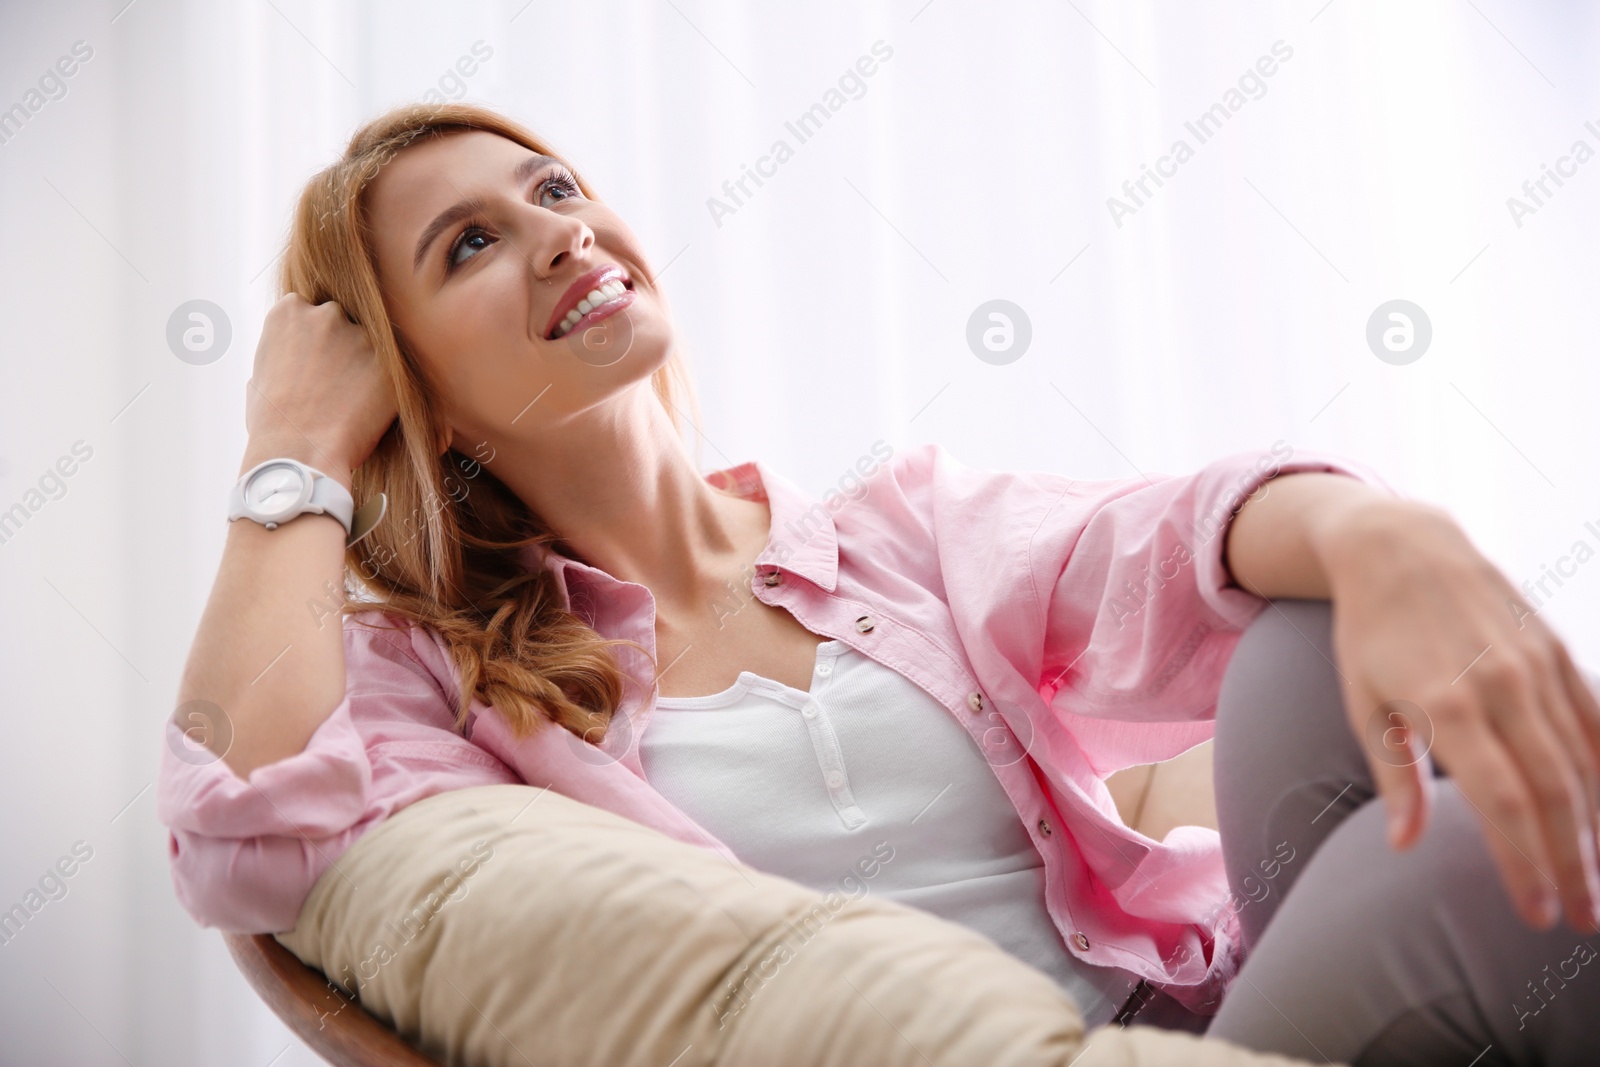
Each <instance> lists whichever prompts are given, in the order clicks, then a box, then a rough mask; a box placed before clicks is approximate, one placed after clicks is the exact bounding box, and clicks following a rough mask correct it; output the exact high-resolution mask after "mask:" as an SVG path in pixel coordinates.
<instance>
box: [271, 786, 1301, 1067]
mask: <svg viewBox="0 0 1600 1067" xmlns="http://www.w3.org/2000/svg"><path fill="white" fill-rule="evenodd" d="M863 855H864V857H870V848H869V846H868V845H867V844H864V845H863ZM869 866H870V864H869ZM866 869H867V868H866V867H863V868H862V872H861V873H862V877H861V884H864V885H865V886H867V887H868V888H867V889H866V890H865V891H864V893H863V894H862V895H858V896H857V897H856V898H855V899H851V898H850V897H848V896H846V895H843V894H839V893H833V894H828V895H823V894H821V893H818V892H814V891H812V890H810V889H807V888H804V887H802V886H800V885H797V884H795V883H793V882H790V881H787V880H785V879H782V878H777V877H774V876H771V875H767V874H763V873H760V872H758V871H755V870H753V869H750V868H748V867H742V866H737V865H734V864H732V863H730V862H728V861H727V860H725V859H723V858H722V857H720V856H718V855H717V854H715V853H713V852H710V851H708V850H705V849H701V848H697V847H695V846H693V845H688V844H684V843H682V842H679V841H676V840H673V839H671V838H669V837H667V836H665V835H663V834H660V833H658V832H656V831H655V830H652V829H649V828H647V827H644V826H642V825H640V824H637V823H634V822H631V821H629V820H627V819H624V818H622V817H620V816H617V815H613V814H611V813H609V812H606V811H603V810H601V809H598V808H595V807H592V806H589V805H586V804H582V803H579V802H577V801H574V800H571V799H569V798H567V797H564V796H561V795H560V794H557V793H554V792H550V791H545V790H538V789H534V788H532V787H529V786H521V785H496V786H483V787H478V788H473V789H465V790H459V791H456V792H451V793H445V794H441V795H438V796H434V797H430V798H428V799H427V800H423V801H420V802H418V803H416V804H413V805H411V806H410V807H408V808H405V809H404V810H402V811H400V812H398V813H397V814H395V815H394V816H391V817H390V818H389V819H387V820H386V821H384V822H383V823H381V824H380V825H378V826H377V827H376V828H375V829H373V830H371V831H369V832H368V833H367V834H365V835H364V836H363V837H362V838H360V839H359V840H358V841H357V842H356V844H355V845H354V846H352V847H351V848H350V849H349V850H348V851H347V852H346V853H345V854H344V855H343V856H341V857H340V859H339V861H338V863H337V864H335V865H334V867H333V868H332V869H330V870H329V871H328V872H327V873H326V874H325V875H324V876H323V877H322V878H321V879H320V880H319V881H318V882H317V884H316V886H315V888H314V889H313V891H312V893H311V895H310V897H309V898H308V899H307V901H306V903H305V906H304V908H303V910H302V912H301V915H300V919H299V923H298V925H297V926H296V927H295V929H294V930H292V931H290V932H288V933H284V934H279V935H278V940H279V941H281V942H282V943H283V944H284V945H286V946H287V947H288V948H289V949H290V951H292V952H294V953H295V955H297V956H298V957H299V958H300V959H302V960H304V961H305V962H306V963H309V964H311V965H312V966H315V967H319V968H321V969H322V970H323V971H324V972H326V973H327V974H328V975H329V976H330V977H332V978H334V979H335V980H338V981H340V984H341V985H342V986H344V987H345V989H346V990H347V991H349V992H354V993H357V995H358V996H359V997H360V1000H361V1002H362V1004H363V1005H364V1006H366V1007H367V1008H368V1009H369V1010H371V1011H372V1012H373V1013H375V1014H377V1015H378V1016H380V1017H382V1018H385V1019H388V1020H389V1021H391V1023H392V1024H393V1025H394V1026H395V1027H396V1028H397V1029H398V1030H400V1031H401V1032H402V1033H403V1034H405V1035H407V1036H408V1037H411V1038H412V1039H413V1040H416V1041H417V1042H418V1043H419V1044H420V1045H421V1046H422V1047H423V1048H425V1049H427V1050H428V1051H429V1052H430V1053H431V1054H432V1055H434V1056H435V1057H436V1058H438V1059H440V1060H441V1061H443V1062H447V1063H450V1064H456V1065H466V1064H471V1065H475V1067H476V1065H486V1067H487V1065H493V1067H499V1065H512V1064H516V1065H528V1064H538V1065H540V1067H580V1065H593V1067H627V1065H638V1067H691V1065H700V1064H728V1065H733V1064H741V1065H742V1064H749V1065H756V1067H790V1065H794V1067H799V1065H806V1067H821V1065H841V1067H842V1065H846V1064H849V1065H858V1064H861V1065H871V1067H897V1065H904V1067H946V1065H949V1067H955V1065H965V1067H1012V1065H1015V1067H1023V1065H1029V1067H1032V1065H1040V1067H1042V1065H1046V1064H1049V1065H1055V1067H1068V1065H1069V1064H1073V1063H1075V1062H1078V1057H1079V1056H1080V1055H1081V1054H1083V1053H1084V1051H1085V1048H1086V1039H1085V1034H1084V1032H1083V1024H1082V1021H1081V1018H1080V1016H1079V1013H1078V1010H1077V1008H1076V1007H1075V1006H1074V1004H1073V1003H1072V1001H1071V1000H1070V999H1069V998H1068V997H1067V996H1066V995H1065V994H1064V993H1063V992H1062V991H1061V990H1060V988H1059V987H1057V986H1056V985H1055V983H1054V982H1052V981H1051V980H1050V979H1049V978H1048V977H1046V976H1045V975H1044V974H1042V973H1041V972H1039V971H1036V970H1034V969H1033V968H1031V967H1029V966H1027V965H1025V964H1023V963H1021V962H1020V961H1018V960H1016V959H1015V958H1014V957H1012V956H1010V955H1008V954H1006V953H1005V952H1004V951H1002V950H1001V949H1000V948H998V947H997V946H995V945H994V944H993V943H992V942H990V941H988V940H987V939H986V938H983V937H981V936H979V935H978V934H976V933H973V932H971V931H969V930H967V929H965V928H963V927H960V926H957V925H955V924H952V923H948V922H945V921H944V920H942V919H938V918H935V917H934V916H932V915H929V914H926V913H924V912H920V911H916V910H914V909H911V908H908V907H904V906H901V905H898V904H894V903H892V902H889V901H885V900H881V899H878V898H876V897H874V896H872V895H871V892H870V885H871V882H870V878H869V877H866V876H865V871H866ZM844 873H846V872H841V875H843V874H844ZM1087 1044H1088V1045H1090V1046H1092V1047H1093V1049H1094V1055H1093V1056H1091V1057H1089V1058H1087V1059H1084V1060H1083V1061H1082V1065H1081V1067H1116V1065H1132V1064H1183V1065H1186V1067H1188V1065H1202V1067H1205V1065H1218V1067H1220V1065H1224V1064H1226V1065H1241V1067H1242V1065H1246V1064H1289V1063H1291V1062H1294V1061H1289V1060H1285V1059H1281V1058H1277V1057H1267V1056H1256V1055H1253V1054H1249V1053H1245V1052H1242V1051H1239V1050H1237V1049H1234V1048H1232V1047H1231V1046H1228V1045H1225V1044H1222V1043H1220V1042H1215V1041H1200V1040H1199V1039H1196V1038H1193V1037H1191V1036H1189V1035H1186V1034H1178V1033H1166V1032H1161V1031H1157V1030H1155V1029H1152V1028H1149V1027H1132V1028H1129V1029H1126V1030H1123V1029H1119V1028H1107V1029H1102V1030H1098V1031H1096V1032H1094V1033H1093V1034H1090V1035H1088V1040H1087Z"/></svg>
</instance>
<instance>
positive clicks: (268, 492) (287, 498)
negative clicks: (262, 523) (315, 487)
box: [244, 465, 307, 515]
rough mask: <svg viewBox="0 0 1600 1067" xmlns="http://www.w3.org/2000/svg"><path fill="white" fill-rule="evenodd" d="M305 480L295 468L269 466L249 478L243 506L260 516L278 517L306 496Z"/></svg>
mask: <svg viewBox="0 0 1600 1067" xmlns="http://www.w3.org/2000/svg"><path fill="white" fill-rule="evenodd" d="M306 489H307V486H306V479H305V476H304V475H302V474H301V473H300V470H299V469H298V468H296V467H290V466H287V465H283V466H277V465H275V466H271V467H267V468H266V469H265V470H262V471H261V472H260V473H258V474H257V475H256V476H255V477H254V478H251V479H250V481H249V482H248V483H246V485H245V487H244V500H245V504H246V505H247V506H248V507H249V508H250V510H251V511H253V512H256V513H257V514H260V515H278V514H282V513H283V512H285V511H288V510H289V509H291V508H293V507H294V506H295V505H296V504H298V503H300V501H301V499H302V497H304V496H306V495H307V493H306Z"/></svg>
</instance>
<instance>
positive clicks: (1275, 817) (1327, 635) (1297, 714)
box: [1215, 600, 1372, 946]
mask: <svg viewBox="0 0 1600 1067" xmlns="http://www.w3.org/2000/svg"><path fill="white" fill-rule="evenodd" d="M1332 634H1333V618H1332V611H1331V605H1330V604H1329V603H1328V602H1327V601H1321V600H1281V601H1273V602H1272V603H1271V605H1269V607H1268V608H1267V609H1266V610H1265V611H1263V612H1262V613H1261V615H1260V616H1258V617H1257V618H1256V619H1255V621H1253V622H1252V623H1251V624H1250V626H1249V627H1248V628H1247V629H1246V630H1245V632H1244V634H1243V635H1242V636H1241V637H1240V640H1239V643H1238V646H1237V647H1236V649H1235V651H1234V655H1233V658H1232V660H1231V661H1230V662H1229V665H1228V670H1227V672H1226V674H1225V676H1224V678H1223V683H1222V688H1221V691H1220V693H1219V695H1218V702H1217V732H1216V755H1215V759H1216V775H1215V778H1216V787H1215V788H1216V799H1217V819H1218V826H1219V828H1220V830H1221V833H1222V845H1223V856H1224V860H1225V862H1226V864H1227V868H1228V878H1229V882H1230V887H1231V888H1232V890H1233V892H1234V893H1235V894H1236V895H1238V896H1239V897H1240V899H1242V900H1246V901H1248V902H1249V903H1248V904H1246V905H1244V906H1242V908H1241V911H1240V920H1241V923H1242V924H1243V932H1244V937H1245V944H1246V946H1249V945H1251V944H1253V943H1254V941H1255V939H1256V937H1258V936H1259V935H1260V932H1261V930H1262V929H1263V928H1264V926H1265V924H1266V923H1267V922H1268V921H1269V920H1270V919H1271V917H1272V914H1273V912H1274V911H1275V909H1276V908H1277V906H1278V903H1279V902H1280V901H1281V900H1282V899H1283V894H1284V893H1286V892H1287V891H1288V888H1289V886H1291V885H1292V884H1293V883H1294V881H1295V878H1296V877H1297V875H1298V873H1299V870H1300V869H1301V868H1303V867H1304V865H1305V861H1306V859H1307V858H1308V857H1309V856H1310V855H1311V853H1312V852H1314V851H1315V850H1316V849H1317V847H1318V846H1319V845H1320V844H1321V842H1322V840H1323V839H1324V838H1325V837H1326V836H1327V835H1328V834H1329V833H1331V832H1332V831H1333V829H1334V828H1335V827H1336V826H1337V825H1338V824H1339V821H1340V820H1341V819H1343V818H1344V817H1345V816H1347V815H1348V814H1349V813H1350V812H1351V811H1354V810H1355V809H1356V808H1358V807H1359V806H1360V805H1361V804H1363V803H1365V802H1366V801H1367V800H1368V799H1369V798H1370V797H1371V796H1372V785H1371V778H1370V774H1369V772H1368V770H1367V766H1366V760H1365V756H1364V754H1363V753H1362V751H1361V747H1360V744H1359V743H1358V742H1357V741H1356V739H1355V736H1354V734H1353V733H1352V731H1351V729H1350V726H1349V721H1348V716H1347V715H1346V712H1345V705H1344V688H1343V686H1342V685H1341V682H1340V677H1339V672H1338V669H1337V668H1336V666H1335V665H1334V662H1333V637H1332ZM1285 866H1287V869H1286V870H1283V871H1281V873H1280V869H1282V868H1284V867H1285ZM1274 894H1275V895H1274Z"/></svg>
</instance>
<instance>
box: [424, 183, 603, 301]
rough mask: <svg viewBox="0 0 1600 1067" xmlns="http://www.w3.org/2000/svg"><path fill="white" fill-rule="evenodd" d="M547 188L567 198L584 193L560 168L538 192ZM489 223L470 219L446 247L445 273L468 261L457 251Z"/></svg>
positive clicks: (540, 184)
mask: <svg viewBox="0 0 1600 1067" xmlns="http://www.w3.org/2000/svg"><path fill="white" fill-rule="evenodd" d="M546 188H552V189H560V190H561V191H562V192H563V193H565V194H567V195H566V199H571V198H572V197H574V196H582V195H583V190H582V189H579V188H578V182H577V180H576V179H575V178H573V176H572V175H571V174H570V173H568V172H567V171H565V170H558V171H556V172H555V173H553V174H551V175H550V177H548V178H546V179H545V180H544V181H542V182H540V183H539V188H538V192H539V193H540V194H541V195H542V194H543V193H544V191H545V189H546ZM488 225H489V224H488V222H487V221H485V220H483V219H481V218H473V219H470V220H468V222H467V225H466V226H465V227H464V228H463V229H462V231H461V232H460V233H459V234H457V235H456V239H455V240H454V241H451V242H450V247H449V248H447V249H445V253H444V272H445V274H447V275H448V274H454V273H455V271H456V269H457V268H459V267H461V266H462V265H463V264H465V263H466V260H462V261H461V262H459V263H458V262H456V252H457V251H459V250H460V248H461V243H462V242H463V241H465V240H466V239H467V236H468V235H469V234H473V233H487V232H488Z"/></svg>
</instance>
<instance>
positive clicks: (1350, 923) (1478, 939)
mask: <svg viewBox="0 0 1600 1067" xmlns="http://www.w3.org/2000/svg"><path fill="white" fill-rule="evenodd" d="M1331 630H1332V618H1331V613H1330V610H1329V605H1328V604H1327V603H1326V602H1323V601H1278V602H1275V603H1274V605H1273V606H1272V607H1269V608H1268V610H1267V612H1265V613H1264V614H1263V615H1262V617H1261V618H1259V619H1258V620H1257V621H1256V622H1255V623H1254V624H1252V626H1251V627H1250V629H1249V630H1248V631H1247V632H1246V633H1245V635H1244V637H1243V638H1242V639H1241V641H1240V644H1239V647H1238V649H1237V650H1236V652H1235V657H1234V660H1233V662H1231V663H1230V665H1229V671H1228V675H1227V678H1226V679H1225V681H1224V685H1223V691H1222V693H1221V695H1220V699H1219V703H1218V718H1217V742H1216V760H1217V774H1216V779H1217V808H1218V818H1219V823H1220V826H1221V831H1222V840H1223V851H1224V857H1225V862H1226V863H1227V867H1228V874H1229V881H1230V883H1231V885H1232V888H1233V891H1234V892H1235V894H1237V895H1238V897H1239V898H1240V899H1241V900H1243V901H1245V903H1244V904H1243V905H1242V906H1241V909H1240V920H1241V925H1242V927H1243V930H1244V935H1245V944H1246V948H1247V952H1248V958H1247V960H1246V963H1245V965H1244V967H1243V969H1242V970H1241V972H1240V975H1239V977H1238V978H1237V979H1236V980H1235V982H1234V984H1233V986H1232V987H1231V988H1230V990H1229V993H1228V997H1227V999H1226V1000H1225V1001H1224V1003H1223V1006H1222V1010H1221V1011H1220V1013H1219V1014H1218V1015H1217V1017H1216V1019H1215V1020H1214V1021H1213V1023H1212V1025H1211V1027H1210V1029H1209V1030H1208V1031H1207V1032H1208V1033H1209V1034H1212V1035H1215V1036H1218V1037H1222V1038H1225V1039H1228V1040H1231V1041H1235V1042H1237V1043H1239V1044H1243V1045H1246V1046H1247V1047H1254V1048H1259V1049H1272V1050H1274V1051H1279V1052H1285V1053H1290V1054H1296V1055H1301V1056H1304V1057H1307V1058H1314V1059H1322V1058H1329V1059H1333V1060H1342V1061H1346V1062H1355V1063H1360V1064H1363V1065H1365V1064H1379V1063H1384V1064H1388V1063H1446V1062H1459V1063H1461V1064H1462V1065H1463V1067H1465V1065H1466V1064H1468V1063H1471V1062H1473V1061H1474V1059H1475V1058H1477V1057H1480V1056H1481V1059H1477V1064H1478V1065H1479V1067H1488V1065H1489V1064H1492V1063H1535V1062H1539V1063H1578V1062H1594V1060H1595V1058H1596V1056H1597V1053H1600V1027H1595V1026H1592V1025H1590V1024H1589V1022H1588V1020H1589V1019H1590V1018H1592V1013H1593V1012H1594V1011H1595V1010H1596V1009H1600V977H1597V976H1596V975H1593V974H1591V973H1590V972H1591V971H1600V965H1595V966H1591V965H1590V964H1591V961H1593V960H1594V958H1595V956H1596V948H1600V938H1586V937H1583V936H1581V935H1579V934H1577V933H1576V932H1574V931H1573V930H1572V929H1571V928H1570V927H1567V926H1566V925H1564V924H1561V925H1558V926H1556V927H1555V928H1554V929H1552V930H1550V931H1546V932H1539V931H1535V930H1533V929H1531V928H1530V927H1528V926H1526V925H1525V924H1524V923H1523V922H1522V920H1521V919H1520V918H1519V917H1518V916H1517V915H1516V913H1515V911H1514V910H1513V909H1512V907H1511V904H1510V901H1509V899H1508V898H1507V896H1506V894H1505V891H1504V889H1503V888H1502V886H1501V883H1500V879H1499V875H1498V871H1497V868H1496V867H1495V865H1494V863H1493V860H1492V858H1491V856H1490V855H1489V852H1488V849H1487V847H1486V845H1485V842H1484V839H1483V832H1484V831H1483V829H1482V827H1481V824H1480V821H1479V820H1478V818H1477V816H1476V812H1475V810H1474V809H1473V808H1472V806H1471V804H1470V802H1468V801H1467V800H1466V799H1465V798H1464V797H1463V796H1462V795H1461V794H1460V793H1459V792H1458V791H1457V790H1456V789H1455V787H1454V785H1453V784H1452V783H1451V782H1450V781H1449V780H1448V779H1447V778H1443V777H1436V778H1434V779H1433V780H1432V788H1433V804H1432V815H1431V817H1430V820H1429V825H1428V828H1427V830H1426V832H1425V833H1424V835H1423V837H1422V840H1421V841H1420V842H1419V843H1418V844H1417V845H1416V846H1415V847H1413V848H1412V849H1410V850H1408V851H1406V852H1403V853H1397V852H1395V851H1393V850H1392V849H1391V848H1390V847H1389V845H1388V843H1387V840H1386V838H1385V833H1384V812H1383V808H1382V802H1381V800H1378V799H1374V796H1373V789H1372V782H1371V777H1370V774H1369V772H1368V770H1367V764H1366V751H1364V750H1363V744H1362V742H1361V741H1358V740H1357V734H1356V731H1354V730H1353V729H1352V728H1351V726H1350V724H1349V720H1348V718H1347V716H1346V714H1345V711H1344V706H1343V691H1344V690H1343V687H1342V684H1341V679H1340V677H1339V673H1338V671H1337V669H1336V667H1335V665H1334V661H1333V649H1332V641H1331ZM1586 673H1587V672H1586ZM1589 677H1590V679H1591V684H1594V678H1593V676H1592V675H1589ZM1371 725H1372V726H1373V729H1371V730H1363V731H1362V735H1363V736H1364V737H1367V738H1368V746H1369V747H1368V750H1370V751H1372V752H1373V753H1374V755H1375V758H1380V759H1391V760H1392V759H1400V758H1409V757H1406V756H1403V755H1402V754H1401V753H1397V752H1395V751H1394V750H1393V749H1391V748H1388V747H1385V746H1383V744H1382V738H1383V733H1384V731H1385V729H1386V728H1387V723H1386V722H1384V721H1383V720H1382V719H1381V718H1378V719H1376V720H1375V721H1374V723H1372V724H1371ZM1291 888H1292V889H1293V892H1290V889H1291Z"/></svg>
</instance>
